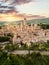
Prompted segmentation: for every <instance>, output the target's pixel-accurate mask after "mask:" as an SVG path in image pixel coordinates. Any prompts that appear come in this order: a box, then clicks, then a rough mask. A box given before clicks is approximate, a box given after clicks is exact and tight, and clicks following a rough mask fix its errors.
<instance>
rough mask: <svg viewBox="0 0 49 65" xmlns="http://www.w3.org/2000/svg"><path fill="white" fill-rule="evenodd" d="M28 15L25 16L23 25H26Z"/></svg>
mask: <svg viewBox="0 0 49 65" xmlns="http://www.w3.org/2000/svg"><path fill="white" fill-rule="evenodd" d="M26 21H27V20H26V17H24V20H23V25H24V26H25V25H26Z"/></svg>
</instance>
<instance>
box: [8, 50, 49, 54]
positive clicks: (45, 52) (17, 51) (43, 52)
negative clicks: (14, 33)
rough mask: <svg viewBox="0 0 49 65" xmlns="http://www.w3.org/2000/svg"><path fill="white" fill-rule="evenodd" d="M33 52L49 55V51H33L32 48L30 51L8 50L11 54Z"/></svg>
mask: <svg viewBox="0 0 49 65" xmlns="http://www.w3.org/2000/svg"><path fill="white" fill-rule="evenodd" d="M33 52H35V53H38V52H39V53H40V54H41V55H49V51H32V50H30V51H28V50H16V51H12V52H8V53H9V54H18V55H26V54H28V53H30V54H31V53H33Z"/></svg>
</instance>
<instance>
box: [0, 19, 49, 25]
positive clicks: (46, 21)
mask: <svg viewBox="0 0 49 65" xmlns="http://www.w3.org/2000/svg"><path fill="white" fill-rule="evenodd" d="M21 22H22V20H21V21H13V22H5V21H0V25H4V24H14V25H15V24H20V23H21ZM26 23H27V24H30V23H37V24H39V23H43V24H49V18H44V19H33V20H28V21H27V22H26Z"/></svg>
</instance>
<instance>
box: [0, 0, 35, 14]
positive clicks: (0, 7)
mask: <svg viewBox="0 0 49 65" xmlns="http://www.w3.org/2000/svg"><path fill="white" fill-rule="evenodd" d="M32 1H35V0H0V13H6V12H16V13H17V12H18V11H17V7H16V9H15V5H16V6H17V5H21V4H25V3H29V2H32Z"/></svg>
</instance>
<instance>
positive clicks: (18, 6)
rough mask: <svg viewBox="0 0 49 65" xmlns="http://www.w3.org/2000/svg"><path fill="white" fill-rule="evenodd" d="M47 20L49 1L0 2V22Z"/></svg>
mask: <svg viewBox="0 0 49 65" xmlns="http://www.w3.org/2000/svg"><path fill="white" fill-rule="evenodd" d="M24 16H25V17H26V18H28V19H36V18H44V17H45V18H49V0H0V21H9V22H10V21H16V20H21V19H23V17H24Z"/></svg>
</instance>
